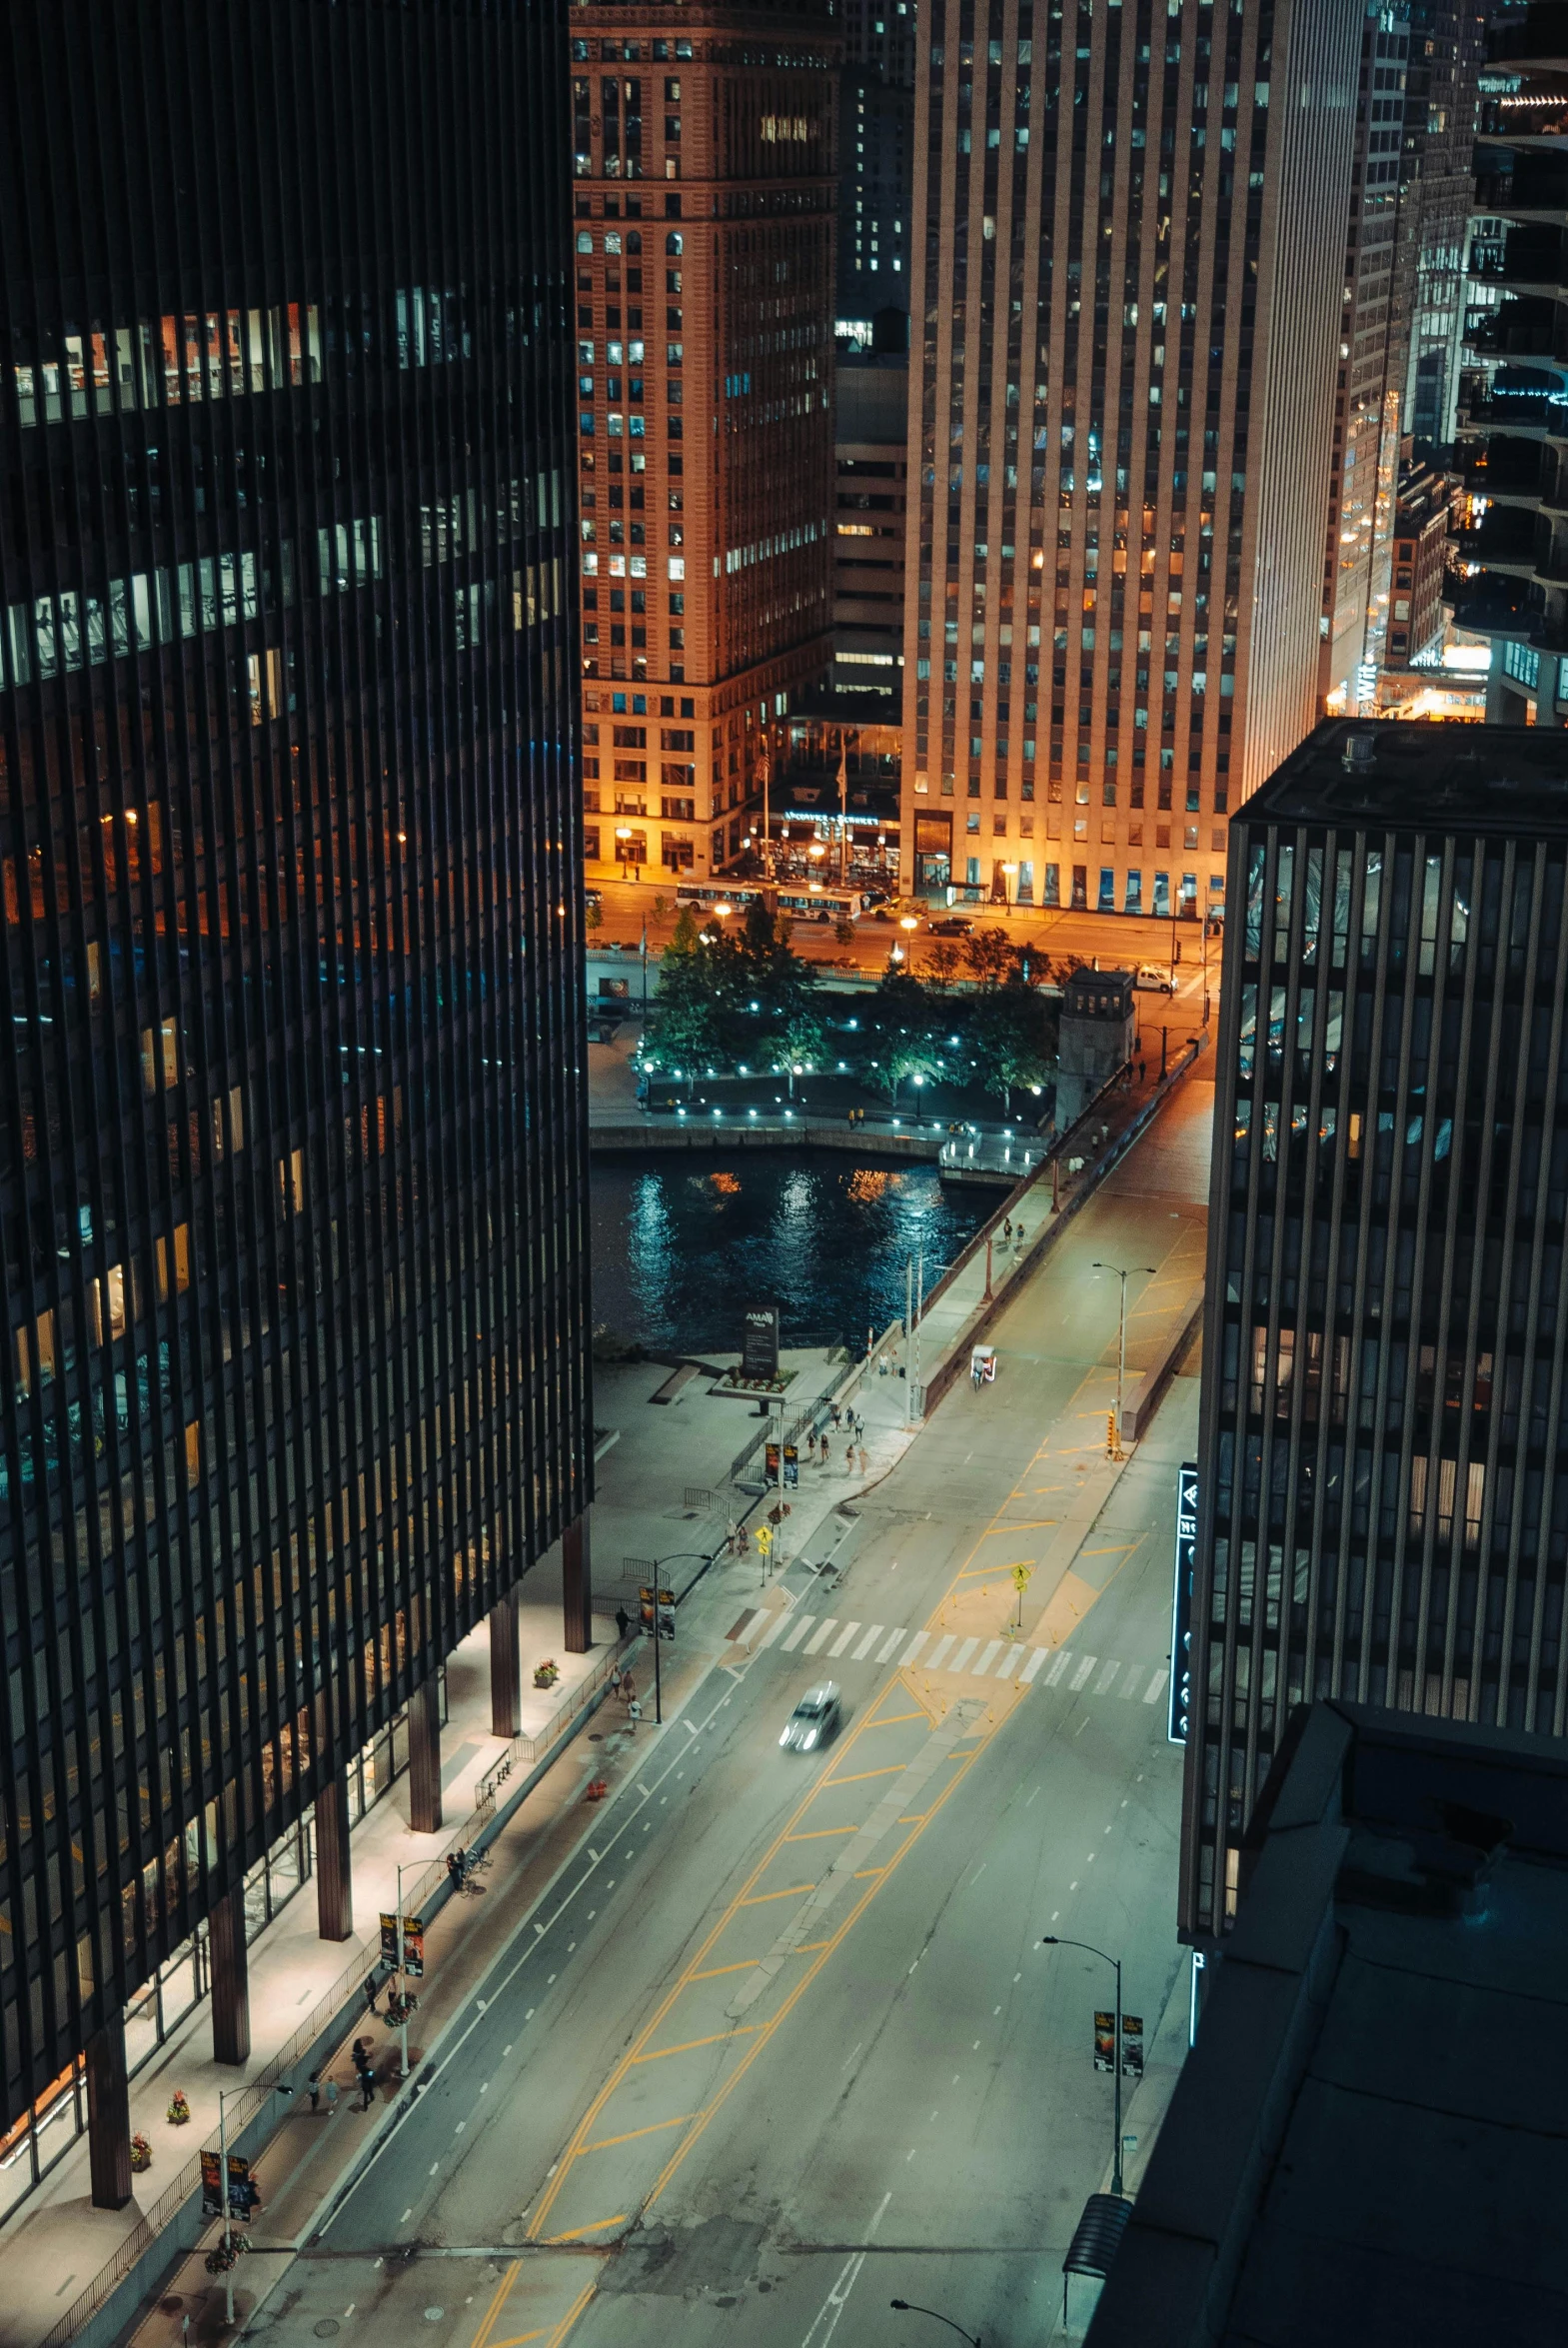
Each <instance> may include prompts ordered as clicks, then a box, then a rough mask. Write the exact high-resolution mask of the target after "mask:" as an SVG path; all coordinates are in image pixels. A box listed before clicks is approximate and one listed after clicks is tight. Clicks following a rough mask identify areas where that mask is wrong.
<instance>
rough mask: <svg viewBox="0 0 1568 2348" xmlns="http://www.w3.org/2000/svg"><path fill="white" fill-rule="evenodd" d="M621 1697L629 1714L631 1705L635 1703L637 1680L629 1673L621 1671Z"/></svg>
mask: <svg viewBox="0 0 1568 2348" xmlns="http://www.w3.org/2000/svg"><path fill="white" fill-rule="evenodd" d="M621 1697H622V1701H623V1702H624V1703H625V1705H626V1708H627V1710H628V1711H629V1712H630V1711H631V1709H632V1706H633V1704H634V1703H635V1702H636V1701H637V1680H636V1678H635V1677H634V1675H633V1674H632V1672H630V1671H623V1672H622V1674H621Z"/></svg>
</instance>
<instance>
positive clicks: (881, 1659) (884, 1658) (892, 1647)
mask: <svg viewBox="0 0 1568 2348" xmlns="http://www.w3.org/2000/svg"><path fill="white" fill-rule="evenodd" d="M903 1636H904V1631H903V1627H902V1625H901V1624H900V1625H899V1627H898V1629H896V1630H889V1631H888V1633H887V1643H886V1645H885V1646H884V1647H883V1648H882V1651H881V1653H880V1654H879V1655H878V1656H877V1658H876V1660H877V1662H878V1663H890V1662H891V1661H892V1659H893V1657H894V1655H895V1654H896V1653H897V1652H898V1645H899V1641H900V1640H901V1639H902V1638H903Z"/></svg>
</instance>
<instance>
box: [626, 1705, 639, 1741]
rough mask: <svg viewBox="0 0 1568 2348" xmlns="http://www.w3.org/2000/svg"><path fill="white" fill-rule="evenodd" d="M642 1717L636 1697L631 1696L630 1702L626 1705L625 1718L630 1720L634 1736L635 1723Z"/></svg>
mask: <svg viewBox="0 0 1568 2348" xmlns="http://www.w3.org/2000/svg"><path fill="white" fill-rule="evenodd" d="M642 1717H643V1707H642V1705H641V1704H640V1703H639V1702H638V1699H637V1697H636V1696H633V1698H632V1700H631V1702H630V1703H629V1704H628V1705H627V1719H628V1720H629V1721H630V1722H631V1726H632V1734H633V1735H634V1736H636V1734H637V1724H638V1722H639V1721H640V1720H641V1719H642Z"/></svg>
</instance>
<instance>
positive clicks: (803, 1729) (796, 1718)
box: [779, 1679, 843, 1753]
mask: <svg viewBox="0 0 1568 2348" xmlns="http://www.w3.org/2000/svg"><path fill="white" fill-rule="evenodd" d="M842 1717H843V1713H842V1707H841V1705H840V1703H839V1700H838V1690H837V1688H836V1687H835V1686H834V1685H833V1683H832V1681H831V1680H830V1679H824V1680H822V1681H821V1682H820V1684H819V1685H818V1686H816V1687H808V1688H807V1689H806V1691H805V1693H804V1695H803V1696H801V1698H800V1700H799V1702H798V1703H797V1704H796V1705H795V1707H794V1710H793V1711H792V1712H791V1713H790V1715H789V1717H788V1719H787V1720H786V1721H785V1722H784V1734H783V1736H781V1737H780V1739H779V1742H780V1743H781V1744H782V1745H783V1747H784V1751H785V1752H786V1753H811V1752H814V1751H815V1750H816V1748H817V1746H818V1745H821V1744H826V1743H827V1741H828V1739H829V1738H830V1737H834V1736H836V1735H837V1733H838V1728H839V1723H840V1721H841V1720H842Z"/></svg>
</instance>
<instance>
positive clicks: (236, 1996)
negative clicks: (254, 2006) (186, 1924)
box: [207, 1883, 251, 2063]
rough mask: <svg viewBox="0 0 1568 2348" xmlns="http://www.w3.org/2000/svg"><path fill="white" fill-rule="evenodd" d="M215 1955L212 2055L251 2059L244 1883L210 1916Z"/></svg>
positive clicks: (222, 2059) (226, 2060)
mask: <svg viewBox="0 0 1568 2348" xmlns="http://www.w3.org/2000/svg"><path fill="white" fill-rule="evenodd" d="M207 1937H208V1949H209V1953H210V1954H211V1957H212V2059H213V2061H214V2062H215V2063H248V2062H249V2061H250V2059H251V1966H250V1951H249V1949H248V1948H247V1947H246V1945H245V1886H244V1884H243V1883H237V1884H236V1885H235V1887H234V1889H233V1890H232V1891H228V1892H225V1894H224V1896H223V1898H222V1899H220V1900H219V1902H218V1904H217V1906H216V1907H215V1908H214V1909H213V1911H212V1914H211V1916H210V1917H209V1918H208V1920H207Z"/></svg>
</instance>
